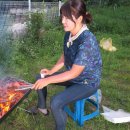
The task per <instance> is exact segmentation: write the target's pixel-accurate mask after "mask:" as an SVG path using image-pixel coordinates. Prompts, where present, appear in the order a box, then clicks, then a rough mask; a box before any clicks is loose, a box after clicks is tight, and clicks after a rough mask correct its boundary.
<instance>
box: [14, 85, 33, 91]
mask: <svg viewBox="0 0 130 130" xmlns="http://www.w3.org/2000/svg"><path fill="white" fill-rule="evenodd" d="M31 88H32V85H25V86H20V87H19V88H17V89H15V91H21V90H27V89H31Z"/></svg>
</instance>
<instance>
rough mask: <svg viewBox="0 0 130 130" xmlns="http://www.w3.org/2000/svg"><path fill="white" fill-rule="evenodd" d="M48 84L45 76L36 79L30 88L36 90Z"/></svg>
mask: <svg viewBox="0 0 130 130" xmlns="http://www.w3.org/2000/svg"><path fill="white" fill-rule="evenodd" d="M48 84H49V83H48V81H47V79H46V78H44V79H39V80H37V81H36V82H35V84H34V85H33V87H32V89H35V90H37V89H42V88H44V87H46V86H47V85H48Z"/></svg>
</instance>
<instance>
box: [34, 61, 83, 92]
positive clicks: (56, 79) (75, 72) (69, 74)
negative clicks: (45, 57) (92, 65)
mask: <svg viewBox="0 0 130 130" xmlns="http://www.w3.org/2000/svg"><path fill="white" fill-rule="evenodd" d="M84 68H85V66H80V65H75V64H74V65H73V66H72V69H71V70H69V71H66V72H63V73H61V74H57V75H54V76H50V77H47V78H44V79H40V80H38V81H37V82H36V83H35V84H34V86H33V89H36V90H37V89H42V88H43V87H45V86H47V85H48V84H52V83H60V82H65V81H68V80H71V79H74V78H76V77H78V76H79V75H80V74H81V73H82V71H83V70H84Z"/></svg>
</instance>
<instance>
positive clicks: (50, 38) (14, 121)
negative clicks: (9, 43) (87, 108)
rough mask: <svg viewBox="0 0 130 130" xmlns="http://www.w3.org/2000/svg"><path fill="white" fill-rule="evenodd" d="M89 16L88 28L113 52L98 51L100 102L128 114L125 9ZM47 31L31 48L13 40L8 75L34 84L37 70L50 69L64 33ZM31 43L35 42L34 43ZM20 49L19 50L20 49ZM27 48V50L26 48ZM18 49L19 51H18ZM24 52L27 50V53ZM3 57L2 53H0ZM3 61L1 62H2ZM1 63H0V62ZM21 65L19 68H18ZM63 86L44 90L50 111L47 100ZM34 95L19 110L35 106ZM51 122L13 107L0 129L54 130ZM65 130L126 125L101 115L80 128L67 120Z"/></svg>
mask: <svg viewBox="0 0 130 130" xmlns="http://www.w3.org/2000/svg"><path fill="white" fill-rule="evenodd" d="M91 13H92V14H93V17H94V22H93V24H92V25H91V26H90V28H91V30H92V31H93V32H94V33H95V35H96V37H97V39H98V40H99V41H100V40H101V39H102V38H103V37H106V38H109V37H111V38H112V40H113V45H114V46H115V47H116V48H117V51H116V52H108V51H105V50H102V49H101V53H102V58H103V72H102V80H101V85H100V87H101V90H102V95H103V97H102V103H101V106H102V105H104V106H107V107H110V108H112V109H114V110H117V109H124V110H125V111H127V112H130V94H129V93H130V35H129V33H130V29H129V27H130V10H129V7H127V6H126V7H119V8H117V9H115V10H114V9H113V8H112V7H109V8H108V7H106V8H99V7H97V8H96V7H95V8H92V10H91ZM45 28H47V29H48V28H49V30H48V31H45V33H43V37H42V38H41V39H40V42H38V43H36V44H33V45H31V47H30V39H29V38H27V39H26V38H25V40H23V42H22V44H21V41H17V42H16V41H15V42H14V43H13V46H15V47H14V48H15V51H14V52H13V53H12V55H13V56H12V55H11V57H10V60H7V59H5V61H6V60H7V63H6V64H7V65H8V66H9V67H8V68H7V70H6V71H9V70H10V68H11V73H13V72H14V74H15V75H17V76H19V77H20V78H22V79H25V80H26V81H28V82H31V83H34V79H35V78H34V77H35V75H36V73H39V71H40V69H41V68H44V67H47V68H51V67H52V66H53V65H54V64H55V62H56V61H57V59H58V58H59V55H60V54H61V53H62V50H63V48H62V45H63V42H62V41H63V35H64V32H63V30H62V29H61V26H59V25H56V26H54V25H51V24H48V25H46V27H45ZM34 43H35V42H34ZM22 47H23V48H22ZM26 47H30V48H31V49H30V48H26ZM20 48H22V49H23V50H19V49H20ZM27 49H28V50H27ZM0 55H3V51H2V52H1V53H0ZM2 61H3V59H2ZM2 61H1V62H2ZM21 66H23V67H21ZM63 89H64V88H63V87H57V86H52V85H50V87H48V98H47V106H48V107H49V108H50V100H51V97H52V96H53V95H54V94H56V93H58V92H60V91H62V90H63ZM36 102H37V94H36V93H35V91H33V92H32V93H31V94H30V95H29V96H28V97H27V98H26V99H25V100H24V101H22V103H21V104H19V105H18V106H19V107H21V108H25V109H26V108H28V107H30V106H31V105H34V104H36ZM100 111H101V112H102V108H101V109H100ZM54 127H55V122H54V119H53V116H52V113H51V114H50V115H49V116H48V117H44V116H42V115H41V114H40V113H39V114H38V115H36V116H34V117H33V116H32V115H28V114H27V113H25V112H24V111H23V110H21V109H19V108H15V109H14V110H13V111H12V112H11V113H10V114H9V115H8V117H7V118H6V119H5V120H4V121H3V122H2V123H1V124H0V130H7V129H10V130H54ZM66 129H67V130H130V123H124V124H113V123H111V122H108V121H106V120H105V119H104V118H103V117H102V116H101V115H100V116H98V117H96V118H94V119H92V120H89V121H86V122H85V125H84V126H83V127H79V126H78V125H77V124H76V123H75V122H74V121H73V120H72V119H71V118H70V117H68V121H67V128H66Z"/></svg>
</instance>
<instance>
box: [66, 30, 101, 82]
mask: <svg viewBox="0 0 130 130" xmlns="http://www.w3.org/2000/svg"><path fill="white" fill-rule="evenodd" d="M69 35H70V32H66V34H65V37H64V59H65V67H66V70H70V69H71V68H72V65H73V64H75V65H80V66H85V68H84V70H83V72H82V73H81V74H80V75H79V76H78V77H76V78H75V79H72V80H71V82H74V83H79V84H89V83H90V84H91V83H98V82H100V78H101V69H102V59H101V54H100V50H99V46H98V42H97V40H96V38H95V36H94V35H93V34H92V33H91V32H90V31H89V30H85V31H83V32H82V33H81V34H80V35H79V36H78V38H77V39H75V40H74V41H73V44H72V45H71V46H69V47H67V42H68V39H69Z"/></svg>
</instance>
